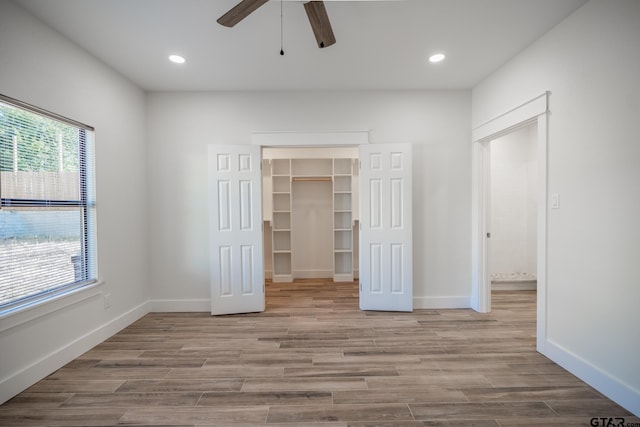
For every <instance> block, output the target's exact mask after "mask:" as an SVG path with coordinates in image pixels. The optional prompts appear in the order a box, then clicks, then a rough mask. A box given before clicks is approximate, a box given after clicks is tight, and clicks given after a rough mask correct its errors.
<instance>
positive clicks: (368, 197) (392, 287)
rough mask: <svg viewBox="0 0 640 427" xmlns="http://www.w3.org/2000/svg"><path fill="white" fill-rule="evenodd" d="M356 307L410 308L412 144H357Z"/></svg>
mask: <svg viewBox="0 0 640 427" xmlns="http://www.w3.org/2000/svg"><path fill="white" fill-rule="evenodd" d="M360 164H361V166H360V257H359V259H360V266H359V267H360V308H361V309H362V310H384V311H412V310H413V270H412V268H413V267H412V258H413V256H412V254H413V251H412V243H411V225H412V218H411V214H412V203H411V191H412V189H411V188H412V185H411V144H371V145H361V146H360Z"/></svg>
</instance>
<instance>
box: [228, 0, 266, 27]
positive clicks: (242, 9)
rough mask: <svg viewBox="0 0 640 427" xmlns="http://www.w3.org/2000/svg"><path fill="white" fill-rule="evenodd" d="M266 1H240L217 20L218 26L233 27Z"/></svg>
mask: <svg viewBox="0 0 640 427" xmlns="http://www.w3.org/2000/svg"><path fill="white" fill-rule="evenodd" d="M268 1H269V0H242V1H241V2H240V3H238V4H237V5H235V6H234V7H232V8H231V10H229V11H228V12H227V13H225V14H224V15H222V16H221V17H220V18H218V24H220V25H224V26H225V27H233V26H234V25H236V24H237V23H238V22H240V21H242V20H243V19H244V18H246V17H247V16H249V15H251V14H252V13H253V12H254V11H255V10H256V9H257V8H259V7H260V6H262V5H263V4H265V3H266V2H268Z"/></svg>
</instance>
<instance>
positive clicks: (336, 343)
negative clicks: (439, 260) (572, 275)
mask: <svg viewBox="0 0 640 427" xmlns="http://www.w3.org/2000/svg"><path fill="white" fill-rule="evenodd" d="M591 417H624V418H625V420H626V422H640V420H639V419H638V418H634V417H632V416H631V414H630V413H628V412H627V411H625V410H624V409H623V408H621V407H620V406H618V405H616V404H615V403H613V402H612V401H610V400H608V399H607V398H605V397H603V396H602V395H601V394H600V393H598V392H597V391H595V390H594V389H592V388H591V387H589V386H588V385H586V384H584V383H583V382H582V381H580V380H578V379H577V378H576V377H574V376H573V375H571V374H569V373H568V372H566V371H565V370H563V369H562V368H560V367H559V366H557V365H556V364H554V363H552V362H551V361H549V360H548V359H546V358H545V357H544V356H542V355H540V354H538V353H536V351H535V292H532V291H516V292H507V291H501V292H495V293H494V295H493V312H492V313H490V314H480V313H475V312H473V311H472V310H417V311H415V312H413V313H381V312H363V311H359V310H358V289H357V285H356V284H353V283H331V282H323V281H313V280H306V281H300V282H296V283H294V284H271V283H268V284H267V310H266V311H265V312H264V313H260V314H246V315H233V316H222V317H211V316H210V315H209V314H207V313H152V314H148V315H147V316H145V317H143V318H142V319H140V320H139V321H137V322H135V323H134V324H132V325H130V326H129V327H127V328H126V329H124V330H122V331H121V332H120V333H118V334H116V335H115V336H113V337H111V338H110V339H108V340H107V341H105V342H104V343H102V344H100V345H98V346H96V347H95V348H94V349H92V350H91V351H89V352H87V353H85V354H84V355H82V356H81V357H79V358H78V359H76V360H74V361H72V362H71V363H69V364H68V365H66V366H65V367H63V368H61V369H59V370H58V371H57V372H55V373H53V374H52V375H50V376H49V377H47V378H45V379H43V380H42V381H40V382H38V383H37V384H35V385H34V386H32V387H31V388H29V389H28V390H26V391H25V392H23V393H21V394H20V395H18V396H16V397H15V398H13V399H12V400H10V401H9V402H7V403H5V404H4V405H2V406H1V407H0V425H2V426H41V425H46V426H60V425H64V426H72V425H86V426H89V425H91V426H108V425H165V426H168V425H172V426H235V427H244V426H259V425H269V426H276V427H277V426H280V427H283V426H296V427H305V426H308V427H372V426H386V427H413V426H460V425H470V426H471V425H472V426H519V425H544V426H551V425H563V426H567V425H569V426H574V425H575V426H588V425H590V424H589V422H590V421H589V420H590V419H591ZM639 425H640V424H639Z"/></svg>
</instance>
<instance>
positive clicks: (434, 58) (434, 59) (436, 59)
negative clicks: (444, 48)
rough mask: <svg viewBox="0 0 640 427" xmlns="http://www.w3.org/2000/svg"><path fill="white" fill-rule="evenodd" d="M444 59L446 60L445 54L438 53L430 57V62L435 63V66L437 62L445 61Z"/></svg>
mask: <svg viewBox="0 0 640 427" xmlns="http://www.w3.org/2000/svg"><path fill="white" fill-rule="evenodd" d="M444 58H445V55H444V53H436V54H434V55H431V56H430V57H429V62H433V63H434V64H435V63H436V62H441V61H443V60H444Z"/></svg>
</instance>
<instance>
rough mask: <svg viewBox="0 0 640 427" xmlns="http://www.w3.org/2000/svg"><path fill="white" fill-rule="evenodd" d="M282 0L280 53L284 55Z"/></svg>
mask: <svg viewBox="0 0 640 427" xmlns="http://www.w3.org/2000/svg"><path fill="white" fill-rule="evenodd" d="M282 15H283V13H282V0H280V55H284V42H283V39H284V23H283V21H284V20H283V18H282Z"/></svg>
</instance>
